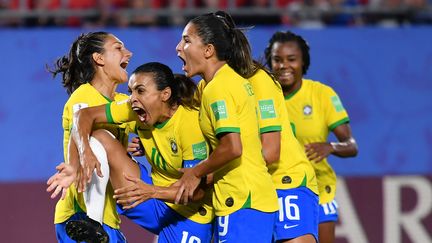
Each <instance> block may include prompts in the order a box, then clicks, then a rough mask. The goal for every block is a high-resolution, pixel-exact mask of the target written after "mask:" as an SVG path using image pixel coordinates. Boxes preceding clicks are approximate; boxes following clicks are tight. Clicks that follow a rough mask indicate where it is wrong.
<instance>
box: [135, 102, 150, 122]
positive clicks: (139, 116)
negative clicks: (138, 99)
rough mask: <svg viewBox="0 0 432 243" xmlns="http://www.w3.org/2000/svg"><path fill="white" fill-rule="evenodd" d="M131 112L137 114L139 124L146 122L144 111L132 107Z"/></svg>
mask: <svg viewBox="0 0 432 243" xmlns="http://www.w3.org/2000/svg"><path fill="white" fill-rule="evenodd" d="M132 110H133V111H135V113H137V115H138V118H139V119H140V121H141V122H143V123H144V122H145V121H146V119H147V112H146V111H145V110H144V109H142V108H140V107H136V106H134V107H132Z"/></svg>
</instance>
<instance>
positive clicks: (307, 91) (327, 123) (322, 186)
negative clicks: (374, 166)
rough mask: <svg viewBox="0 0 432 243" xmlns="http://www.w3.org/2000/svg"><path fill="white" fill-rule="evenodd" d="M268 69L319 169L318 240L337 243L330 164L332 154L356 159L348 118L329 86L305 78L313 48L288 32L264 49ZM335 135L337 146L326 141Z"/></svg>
mask: <svg viewBox="0 0 432 243" xmlns="http://www.w3.org/2000/svg"><path fill="white" fill-rule="evenodd" d="M265 57H266V60H267V63H268V65H269V66H270V67H271V69H272V70H273V71H274V72H275V73H276V74H277V76H278V80H279V82H280V83H281V86H282V91H283V93H284V96H285V102H286V107H287V109H288V114H289V117H290V119H291V121H292V122H293V123H294V124H295V131H296V136H297V139H298V140H299V141H300V143H301V144H302V145H304V147H305V151H306V155H307V157H308V158H309V160H310V161H311V163H312V165H313V166H314V168H315V174H316V176H317V179H318V190H319V204H320V207H319V242H321V243H327V242H334V238H335V234H334V231H335V222H336V221H337V219H338V214H337V204H336V201H335V200H334V197H335V192H336V174H335V172H334V171H333V169H332V168H331V166H330V164H329V163H328V161H327V157H328V156H329V155H330V154H333V155H336V156H339V157H353V156H356V155H357V144H356V141H355V140H354V138H353V136H352V134H351V128H350V126H349V118H348V114H347V112H346V110H345V109H344V107H343V106H342V103H341V101H340V99H339V97H338V95H337V94H336V93H335V92H334V91H333V89H332V88H330V87H329V86H327V85H324V84H322V83H320V82H317V81H313V80H310V79H304V78H303V75H305V74H306V72H307V70H308V68H309V64H310V55H309V46H308V44H307V43H306V41H305V40H304V39H303V38H302V37H301V36H299V35H296V34H294V33H292V32H290V31H287V32H276V33H275V34H274V35H273V36H272V37H271V38H270V40H269V45H268V47H267V48H266V49H265ZM329 131H332V132H333V133H334V134H335V136H336V137H337V139H338V142H328V141H327V138H328V135H329Z"/></svg>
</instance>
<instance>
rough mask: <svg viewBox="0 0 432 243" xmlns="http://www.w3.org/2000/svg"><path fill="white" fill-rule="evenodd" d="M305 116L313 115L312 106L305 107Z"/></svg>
mask: <svg viewBox="0 0 432 243" xmlns="http://www.w3.org/2000/svg"><path fill="white" fill-rule="evenodd" d="M303 114H304V115H305V116H310V115H312V106H311V105H305V106H303Z"/></svg>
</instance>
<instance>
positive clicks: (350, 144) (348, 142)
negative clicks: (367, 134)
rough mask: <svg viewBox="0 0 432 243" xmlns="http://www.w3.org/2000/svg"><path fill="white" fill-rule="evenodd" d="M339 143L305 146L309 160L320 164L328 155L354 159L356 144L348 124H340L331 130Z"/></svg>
mask: <svg viewBox="0 0 432 243" xmlns="http://www.w3.org/2000/svg"><path fill="white" fill-rule="evenodd" d="M333 133H334V134H335V135H336V137H337V139H338V140H339V142H322V143H310V144H306V145H305V149H306V155H307V157H308V158H309V160H311V161H314V162H320V161H321V160H323V159H324V158H327V157H328V156H329V155H330V154H333V155H335V156H338V157H354V156H356V155H357V152H358V149H357V143H356V141H355V139H354V138H353V137H352V134H351V127H350V126H349V124H342V125H340V126H338V127H336V128H335V129H334V130H333Z"/></svg>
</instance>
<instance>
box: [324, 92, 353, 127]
mask: <svg viewBox="0 0 432 243" xmlns="http://www.w3.org/2000/svg"><path fill="white" fill-rule="evenodd" d="M321 100H322V101H323V103H322V104H323V105H324V110H325V114H326V115H325V120H326V123H327V127H328V128H329V129H330V130H333V129H335V128H336V127H338V126H340V125H342V124H345V123H348V122H349V117H348V113H347V112H346V110H345V108H344V106H343V105H342V102H341V100H340V98H339V96H338V95H337V94H336V92H335V91H334V90H333V89H332V88H330V87H328V86H325V87H324V88H323V90H322V97H321Z"/></svg>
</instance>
